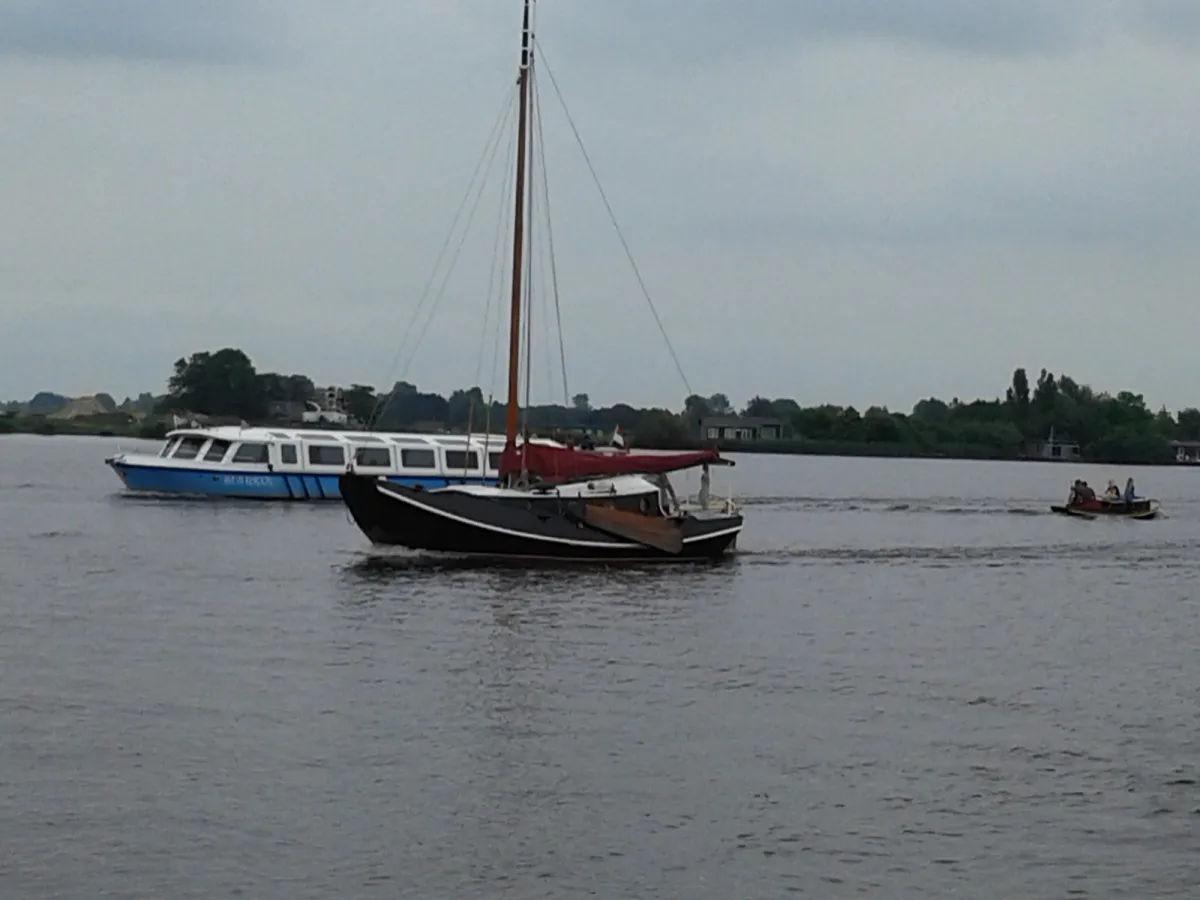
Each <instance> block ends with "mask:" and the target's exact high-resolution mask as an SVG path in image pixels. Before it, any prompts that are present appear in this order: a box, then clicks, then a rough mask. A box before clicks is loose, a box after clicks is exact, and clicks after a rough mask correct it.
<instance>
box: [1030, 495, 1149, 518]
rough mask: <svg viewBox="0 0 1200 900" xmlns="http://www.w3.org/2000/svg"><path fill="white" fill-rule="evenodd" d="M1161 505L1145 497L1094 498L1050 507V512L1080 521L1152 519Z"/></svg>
mask: <svg viewBox="0 0 1200 900" xmlns="http://www.w3.org/2000/svg"><path fill="white" fill-rule="evenodd" d="M1161 509H1162V504H1161V503H1159V502H1158V501H1157V500H1151V499H1148V498H1146V497H1136V498H1134V499H1133V500H1114V499H1109V498H1107V497H1096V498H1095V499H1092V500H1082V501H1075V502H1072V503H1067V504H1066V505H1063V506H1051V507H1050V511H1051V512H1056V513H1059V514H1061V515H1064V516H1075V517H1076V518H1080V519H1098V518H1100V517H1101V516H1104V517H1108V518H1116V519H1153V518H1155V517H1157V516H1158V513H1159V510H1161Z"/></svg>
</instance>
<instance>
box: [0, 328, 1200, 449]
mask: <svg viewBox="0 0 1200 900" xmlns="http://www.w3.org/2000/svg"><path fill="white" fill-rule="evenodd" d="M167 387H168V391H167V394H166V395H165V396H163V397H161V398H158V399H157V400H156V402H155V411H156V412H157V413H159V414H162V415H164V416H165V415H166V414H168V413H176V414H192V415H196V414H199V415H204V416H208V417H211V418H214V419H218V420H221V419H225V420H234V421H237V420H242V421H246V422H250V423H265V422H272V421H273V422H285V421H294V420H295V419H297V418H299V413H298V411H297V410H298V409H300V410H302V409H303V404H304V403H305V402H306V401H311V400H314V399H319V398H318V397H317V392H318V388H317V386H315V385H314V384H313V382H312V380H311V379H310V378H308V377H307V376H305V375H299V374H291V375H284V374H280V373H275V372H264V373H260V372H258V371H257V370H256V369H255V367H254V365H253V363H252V362H251V360H250V359H249V357H248V356H246V354H245V353H243V352H242V351H241V350H236V349H232V348H226V349H223V350H219V351H216V352H213V353H208V352H203V353H195V354H193V355H192V356H190V357H188V358H186V359H179V360H178V361H176V363H175V367H174V371H173V373H172V375H171V377H170V379H169V381H168V385H167ZM342 397H343V402H344V411H345V412H346V413H347V414H348V415H349V416H350V417H351V419H352V420H353V422H354V424H356V425H357V426H359V427H364V426H370V427H374V428H378V429H381V430H440V429H448V430H462V429H467V428H471V429H474V430H481V431H482V430H485V429H486V430H491V431H500V430H502V429H503V424H504V418H505V415H504V414H505V411H504V405H503V403H501V402H499V401H497V400H495V399H492V398H488V397H486V396H485V395H484V393H483V391H482V390H481V389H480V388H478V387H472V388H469V389H465V390H457V391H454V392H453V393H452V394H450V396H449V397H446V396H443V395H441V394H437V393H432V392H427V391H421V390H419V389H418V388H417V387H416V386H415V385H413V384H411V383H409V382H406V381H401V382H397V383H396V384H395V385H393V386H392V388H391V389H390V390H388V391H384V392H379V391H377V390H376V389H375V388H374V387H373V386H371V385H365V384H352V385H350V386H349V387H346V388H344V390H343V394H342ZM144 398H145V395H143V397H142V398H139V401H138V402H139V405H144V404H143V401H144ZM127 402H129V401H127ZM735 415H737V416H742V417H744V418H749V419H751V420H753V419H759V420H763V419H765V420H768V422H767V423H766V424H777V425H778V426H779V432H780V437H779V438H778V439H774V440H768V441H756V442H753V443H750V442H747V441H740V442H739V441H720V443H721V445H722V446H724V447H727V448H729V449H737V450H752V449H753V450H760V451H765V452H780V453H825V454H845V455H878V456H953V457H967V458H994V459H1017V458H1021V457H1023V456H1037V455H1040V452H1041V442H1043V441H1045V440H1046V439H1047V438H1049V436H1050V434H1051V432H1053V434H1054V436H1055V438H1056V439H1057V440H1059V441H1072V442H1075V443H1077V444H1078V445H1079V447H1080V448H1081V451H1082V455H1083V457H1084V458H1085V459H1092V460H1096V461H1104V462H1124V463H1160V462H1169V461H1171V460H1172V459H1173V458H1174V452H1173V450H1172V448H1171V446H1170V441H1171V440H1175V439H1178V440H1195V441H1200V410H1197V409H1195V408H1188V409H1184V410H1182V411H1180V412H1179V413H1178V415H1172V414H1171V413H1170V412H1168V411H1167V410H1166V409H1165V408H1164V409H1159V410H1157V411H1155V410H1152V409H1150V408H1149V407H1148V406H1147V405H1146V401H1145V398H1144V397H1143V396H1142V395H1141V394H1134V393H1131V392H1128V391H1121V392H1119V393H1117V394H1116V395H1112V394H1108V393H1104V392H1098V391H1094V390H1092V389H1091V388H1090V387H1088V386H1087V385H1085V384H1081V383H1079V382H1077V381H1075V380H1074V379H1073V378H1071V377H1069V376H1066V375H1062V376H1057V377H1056V376H1055V375H1053V374H1052V373H1050V372H1048V371H1045V370H1042V371H1041V372H1040V373H1039V374H1038V376H1037V378H1036V380H1035V381H1034V382H1033V383H1030V379H1029V377H1028V374H1027V373H1026V371H1025V370H1024V369H1017V370H1016V371H1014V372H1013V375H1012V379H1011V382H1010V383H1009V385H1008V386H1007V387H1006V389H1005V391H1004V394H1003V396H999V397H996V398H995V399H991V400H973V401H970V402H964V401H962V400H959V399H958V398H954V399H952V400H950V401H944V400H941V399H938V398H936V397H930V398H928V399H925V400H922V401H920V402H919V403H917V404H916V405H915V406H914V407H913V409H912V411H911V412H908V413H902V412H893V411H891V410H889V409H888V408H887V407H884V406H872V407H869V408H868V409H866V410H864V411H862V412H860V411H859V410H857V409H856V408H854V407H853V406H836V405H832V404H823V405H820V406H807V407H806V406H801V405H800V404H799V403H797V402H796V401H795V400H792V399H788V398H777V399H773V400H772V399H769V398H765V397H757V396H756V397H754V398H752V399H751V400H750V401H749V402H748V403H747V404H746V405H745V406H744V407H743V408H741V409H740V410H738V409H736V408H735V407H734V406H733V404H731V403H730V401H729V398H728V397H727V396H726V395H724V394H719V393H718V394H713V395H711V396H708V397H702V396H700V395H692V396H690V397H688V398H687V399H686V400H685V401H684V404H683V408H682V409H681V410H678V411H674V410H668V409H656V408H651V409H640V408H637V407H633V406H629V405H627V404H616V405H615V406H608V407H593V406H592V404H591V402H590V399H589V397H588V395H587V394H577V395H575V396H574V397H573V398H572V399H571V402H570V404H566V405H542V406H535V407H532V408H529V409H526V410H522V418H523V421H525V422H527V423H528V426H529V427H530V428H531V429H532V430H534V431H535V432H537V433H541V434H546V433H555V432H560V431H561V432H566V433H570V432H574V431H580V430H585V431H590V432H592V433H593V434H604V435H607V434H609V433H611V432H612V431H613V429H615V428H616V427H618V426H620V428H621V429H622V431H623V432H624V433H625V434H626V435H627V436H629V437H630V438H631V439H632V440H634V441H635V442H636V443H637V444H638V445H640V446H643V447H687V446H696V445H698V444H701V443H710V441H709V440H708V437H707V432H706V429H704V428H702V424H701V423H702V422H705V423H706V424H712V423H711V417H713V416H735ZM706 420H708V421H706ZM743 424H753V422H752V421H751V422H744V423H743ZM150 427H151V426H150V423H148V422H142V423H141V424H140V425H139V426H138V430H139V431H140V432H141V433H146V432H147V430H148V429H149V428H150ZM153 427H154V430H155V431H157V432H159V433H161V430H162V427H163V426H162V424H161V422H160V423H158V424H157V425H155V426H153ZM46 428H47V426H46V425H42V426H40V427H39V429H31V430H46ZM0 430H13V425H12V420H11V419H10V420H9V423H8V426H7V429H6V428H5V423H4V422H3V421H0ZM18 430H26V429H23V428H22V429H18Z"/></svg>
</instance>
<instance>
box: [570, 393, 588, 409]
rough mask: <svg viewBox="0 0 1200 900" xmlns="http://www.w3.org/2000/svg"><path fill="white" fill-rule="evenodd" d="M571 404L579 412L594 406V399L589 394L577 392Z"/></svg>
mask: <svg viewBox="0 0 1200 900" xmlns="http://www.w3.org/2000/svg"><path fill="white" fill-rule="evenodd" d="M571 405H572V406H573V407H575V409H577V410H578V411H579V412H587V411H588V410H589V409H591V408H592V401H591V398H589V397H588V395H587V394H576V395H575V396H574V397H572V398H571Z"/></svg>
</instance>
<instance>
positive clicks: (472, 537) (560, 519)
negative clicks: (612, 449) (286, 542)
mask: <svg viewBox="0 0 1200 900" xmlns="http://www.w3.org/2000/svg"><path fill="white" fill-rule="evenodd" d="M339 487H340V489H341V493H342V500H343V502H344V503H345V504H346V506H347V508H348V509H349V510H350V514H351V516H353V518H354V521H355V523H356V524H357V525H358V527H359V528H360V529H362V532H363V533H364V534H365V535H366V536H367V538H368V539H370V541H371V542H372V543H373V544H383V545H390V546H400V547H407V548H409V549H411V550H422V551H429V552H436V553H463V554H470V555H473V556H486V557H497V558H527V559H556V560H588V561H605V560H614V561H616V560H638V561H650V560H655V561H663V562H668V561H683V560H704V559H715V558H717V557H719V556H721V555H723V554H724V553H725V552H727V551H728V550H730V549H731V548H732V547H733V546H734V545H735V543H736V541H737V537H738V534H739V533H740V532H741V530H742V517H741V516H740V515H723V516H713V517H711V518H708V517H705V518H698V517H694V516H687V517H686V518H684V519H683V521H682V534H683V545H682V549H681V550H680V552H678V553H671V552H667V551H664V550H660V549H656V548H654V547H651V546H647V545H646V544H643V543H638V542H635V541H631V540H629V539H627V538H621V537H618V536H616V535H613V534H610V533H607V532H605V531H601V530H599V529H597V528H594V527H591V526H589V525H585V524H583V523H582V522H581V521H580V520H579V518H578V517H577V516H576V515H575V514H573V513H572V506H573V505H572V504H571V503H569V502H568V501H561V500H559V499H558V498H556V497H553V496H546V497H542V498H538V497H536V495H533V496H531V497H530V499H529V501H527V502H521V503H506V502H498V501H497V500H495V499H490V498H481V497H476V496H472V495H470V494H464V493H458V492H455V491H425V490H421V489H419V488H411V487H405V486H403V485H398V484H389V483H386V482H382V481H379V480H378V479H376V478H375V477H373V476H368V475H354V474H346V475H343V476H342V477H341V478H340V479H339ZM575 509H576V510H578V507H575Z"/></svg>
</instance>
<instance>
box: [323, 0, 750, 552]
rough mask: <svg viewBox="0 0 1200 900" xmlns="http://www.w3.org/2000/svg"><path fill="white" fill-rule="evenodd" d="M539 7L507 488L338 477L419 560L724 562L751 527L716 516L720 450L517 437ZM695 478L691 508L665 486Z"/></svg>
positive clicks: (527, 79) (362, 521)
mask: <svg viewBox="0 0 1200 900" xmlns="http://www.w3.org/2000/svg"><path fill="white" fill-rule="evenodd" d="M530 7H531V0H524V16H523V20H522V27H521V56H520V69H519V72H518V82H517V86H518V106H517V132H516V176H515V191H514V193H515V211H514V227H513V240H512V271H511V275H512V284H511V305H510V312H509V342H508V344H509V346H508V396H507V404H506V409H505V419H506V421H505V426H506V427H505V443H504V450H503V452H502V453H501V454H500V464H499V475H500V483H499V484H498V485H496V484H482V485H481V484H461V485H449V486H446V487H440V488H436V489H425V488H422V487H419V486H408V485H403V484H397V483H394V482H389V481H387V480H386V479H383V478H379V477H378V476H376V475H371V474H363V473H359V472H357V471H355V470H354V468H353V466H352V467H351V468H350V469H348V470H347V471H346V472H345V473H344V474H343V475H341V476H340V478H339V488H340V491H341V495H342V499H343V502H344V503H345V504H346V506H347V507H348V509H349V511H350V514H351V516H352V517H353V519H354V521H355V523H356V524H357V525H358V527H359V528H360V529H361V530H362V531H363V533H364V534H365V535H366V536H367V537H368V538H369V539H370V540H371V541H372V543H375V544H382V545H395V546H401V547H406V548H409V549H412V550H418V551H433V552H441V553H453V554H469V555H476V556H486V557H514V558H530V559H553V560H596V561H617V560H631V561H651V560H654V561H671V560H705V559H713V558H716V557H720V556H722V555H724V554H725V553H727V552H729V551H730V550H732V549H733V548H734V547H735V546H736V542H737V538H738V536H739V535H740V533H741V531H742V525H743V516H742V513H741V511H740V510H739V509H738V507H737V506H736V504H734V503H733V501H732V500H731V499H730V500H727V501H725V502H724V503H721V504H717V508H709V507H710V503H709V501H708V497H707V486H708V480H709V467H710V466H714V465H732V464H733V463H732V461H729V460H725V459H723V458H722V457H721V456H720V455H719V453H718V452H717V451H716V450H715V449H704V450H693V451H684V452H652V451H642V452H638V451H635V450H629V449H619V448H618V449H603V450H601V449H581V448H578V447H574V446H571V445H568V444H563V443H559V442H556V441H550V440H545V439H538V438H531V437H530V436H529V435H528V434H527V433H526V434H520V433H519V429H518V424H519V409H520V407H519V399H518V395H519V378H520V367H519V361H520V358H521V352H522V340H521V338H522V325H523V323H522V306H523V299H524V300H525V301H526V302H527V297H526V292H525V291H523V289H522V286H523V282H522V274H523V273H522V266H523V264H524V263H525V258H524V257H525V250H526V248H525V238H526V215H525V214H526V209H527V206H528V205H529V204H530V190H531V186H527V179H526V166H527V158H528V157H529V155H530V148H529V146H528V145H529V144H530V143H531V142H532V136H533V128H532V125H531V116H530V114H529V105H530V89H531V74H532V65H533V40H532V31H531V27H530ZM526 339H527V340H528V339H529V331H528V329H526ZM621 443H623V441H622V442H621ZM695 468H703V471H704V474H703V476H702V487H701V498H700V503H699V504H698V506H697V507H696V508H691V507H689V506H687V505H685V504H681V503H680V502H679V501H678V499H677V497H676V496H675V493H674V490H673V488H672V487H671V485H670V482H669V481H668V480H667V475H668V473H671V472H677V471H681V470H684V469H695Z"/></svg>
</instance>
